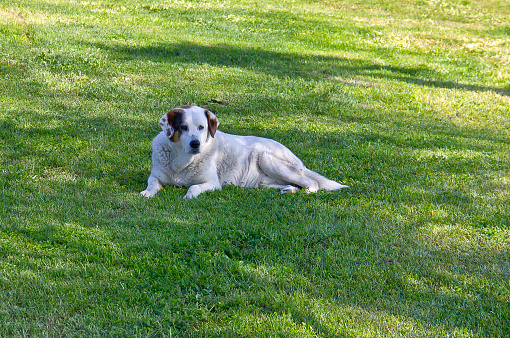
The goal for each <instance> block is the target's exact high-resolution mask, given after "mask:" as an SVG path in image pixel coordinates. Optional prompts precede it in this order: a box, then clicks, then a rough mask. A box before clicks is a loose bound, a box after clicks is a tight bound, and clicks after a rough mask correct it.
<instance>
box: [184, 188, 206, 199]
mask: <svg viewBox="0 0 510 338" xmlns="http://www.w3.org/2000/svg"><path fill="white" fill-rule="evenodd" d="M201 193H202V189H200V187H198V186H196V185H192V186H191V187H189V189H188V192H187V193H186V195H184V197H183V198H184V199H187V200H190V199H193V198H197V196H198V195H200V194H201Z"/></svg>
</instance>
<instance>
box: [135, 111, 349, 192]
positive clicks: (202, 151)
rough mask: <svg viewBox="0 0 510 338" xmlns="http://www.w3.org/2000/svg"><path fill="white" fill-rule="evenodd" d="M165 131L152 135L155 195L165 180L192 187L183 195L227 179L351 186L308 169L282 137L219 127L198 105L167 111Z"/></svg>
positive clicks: (280, 185) (313, 187) (310, 188)
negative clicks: (242, 133)
mask: <svg viewBox="0 0 510 338" xmlns="http://www.w3.org/2000/svg"><path fill="white" fill-rule="evenodd" d="M159 124H160V125H161V127H162V128H163V131H162V132H161V133H159V135H157V136H156V137H155V138H154V140H153V141H152V170H151V174H150V177H149V180H148V186H147V189H145V190H144V191H142V192H141V193H140V194H141V195H142V196H145V197H153V196H154V195H156V193H157V192H158V190H160V189H161V188H162V187H163V186H165V185H174V186H186V187H189V189H188V192H187V193H186V196H184V198H195V197H197V196H198V195H200V194H201V193H203V192H204V191H208V190H214V189H221V187H222V186H223V185H230V184H232V185H235V186H240V187H254V188H258V187H266V188H275V189H279V190H280V191H281V193H282V194H285V193H293V192H296V191H297V189H298V188H297V187H301V188H304V189H306V191H307V192H316V191H317V190H319V189H324V190H339V189H342V188H348V186H346V185H341V184H339V183H337V182H334V181H331V180H328V179H327V178H325V177H323V176H321V175H319V174H317V173H315V172H313V171H311V170H309V169H307V168H306V167H305V166H304V165H303V162H301V160H300V159H299V158H297V157H296V156H295V155H294V154H293V153H292V152H291V151H290V150H289V149H287V148H286V147H284V146H283V145H281V144H280V143H278V142H276V141H273V140H270V139H266V138H262V137H256V136H237V135H230V134H226V133H222V132H221V131H219V130H217V128H218V125H219V122H218V119H217V118H216V116H215V115H214V114H213V113H211V112H210V111H208V110H205V109H203V108H200V107H198V106H182V107H178V108H176V109H174V110H172V111H171V112H169V113H167V114H165V115H163V117H162V118H161V120H160V121H159Z"/></svg>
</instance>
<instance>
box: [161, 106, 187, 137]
mask: <svg viewBox="0 0 510 338" xmlns="http://www.w3.org/2000/svg"><path fill="white" fill-rule="evenodd" d="M183 114H184V109H181V108H176V109H174V110H171V111H169V112H168V113H166V114H165V115H163V117H162V118H161V119H160V120H159V125H160V126H161V128H162V129H163V131H164V132H165V134H166V136H168V138H169V139H170V141H172V142H178V141H179V140H180V136H181V132H180V127H181V123H182V115H183Z"/></svg>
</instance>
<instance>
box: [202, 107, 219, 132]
mask: <svg viewBox="0 0 510 338" xmlns="http://www.w3.org/2000/svg"><path fill="white" fill-rule="evenodd" d="M205 116H206V117H207V125H208V130H209V134H210V135H211V137H213V138H214V134H216V130H218V125H219V124H220V122H219V121H218V118H217V117H216V115H214V114H213V113H211V112H210V111H208V110H206V111H205Z"/></svg>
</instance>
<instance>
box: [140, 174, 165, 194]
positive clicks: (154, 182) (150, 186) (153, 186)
mask: <svg viewBox="0 0 510 338" xmlns="http://www.w3.org/2000/svg"><path fill="white" fill-rule="evenodd" d="M161 188H163V185H162V184H161V182H159V180H158V179H157V178H156V177H154V176H152V175H151V176H149V180H148V182H147V189H145V190H144V191H142V192H140V195H142V196H143V197H154V195H156V193H157V192H158V191H159V190H161Z"/></svg>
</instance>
